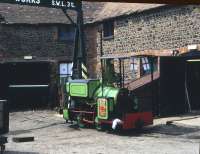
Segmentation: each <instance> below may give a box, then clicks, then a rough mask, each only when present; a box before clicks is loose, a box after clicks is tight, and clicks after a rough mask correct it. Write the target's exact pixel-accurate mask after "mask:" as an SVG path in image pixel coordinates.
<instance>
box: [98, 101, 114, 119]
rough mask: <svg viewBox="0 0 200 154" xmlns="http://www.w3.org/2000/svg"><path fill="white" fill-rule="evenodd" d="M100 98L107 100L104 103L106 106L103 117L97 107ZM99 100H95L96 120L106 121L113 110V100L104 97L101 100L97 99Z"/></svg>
mask: <svg viewBox="0 0 200 154" xmlns="http://www.w3.org/2000/svg"><path fill="white" fill-rule="evenodd" d="M102 98H104V99H106V100H107V102H106V104H105V106H106V113H105V116H102V115H101V114H100V111H99V109H100V108H99V106H100V101H99V99H102ZM99 99H97V118H98V119H104V120H107V119H108V118H109V113H111V112H113V108H114V106H113V105H114V99H113V98H105V97H101V98H99Z"/></svg>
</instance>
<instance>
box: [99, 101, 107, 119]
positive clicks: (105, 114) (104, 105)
mask: <svg viewBox="0 0 200 154" xmlns="http://www.w3.org/2000/svg"><path fill="white" fill-rule="evenodd" d="M100 100H105V101H103V103H102V102H101V101H100ZM108 104H109V102H108V99H106V98H99V99H97V115H98V118H99V119H104V120H107V119H108V112H109V108H108ZM101 107H104V110H103V111H104V112H102V111H100V110H101V109H100V108H101ZM101 113H103V114H101Z"/></svg>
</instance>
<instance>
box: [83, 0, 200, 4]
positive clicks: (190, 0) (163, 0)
mask: <svg viewBox="0 0 200 154" xmlns="http://www.w3.org/2000/svg"><path fill="white" fill-rule="evenodd" d="M83 1H89V2H121V3H154V4H200V0H83Z"/></svg>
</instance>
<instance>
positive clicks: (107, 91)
mask: <svg viewBox="0 0 200 154" xmlns="http://www.w3.org/2000/svg"><path fill="white" fill-rule="evenodd" d="M102 91H103V92H102ZM119 91H120V89H119V88H115V87H103V88H101V87H100V88H98V89H97V91H96V92H95V94H94V97H95V98H99V97H105V98H113V99H114V102H113V103H114V104H116V103H117V95H118V93H119Z"/></svg>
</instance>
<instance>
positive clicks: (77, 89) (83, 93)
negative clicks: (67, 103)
mask: <svg viewBox="0 0 200 154" xmlns="http://www.w3.org/2000/svg"><path fill="white" fill-rule="evenodd" d="M70 96H77V97H88V85H87V84H84V83H70Z"/></svg>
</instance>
